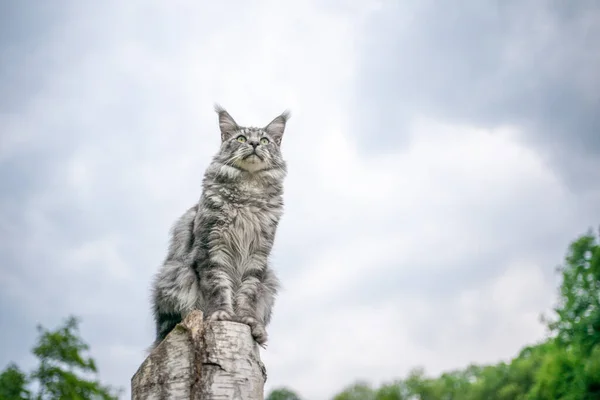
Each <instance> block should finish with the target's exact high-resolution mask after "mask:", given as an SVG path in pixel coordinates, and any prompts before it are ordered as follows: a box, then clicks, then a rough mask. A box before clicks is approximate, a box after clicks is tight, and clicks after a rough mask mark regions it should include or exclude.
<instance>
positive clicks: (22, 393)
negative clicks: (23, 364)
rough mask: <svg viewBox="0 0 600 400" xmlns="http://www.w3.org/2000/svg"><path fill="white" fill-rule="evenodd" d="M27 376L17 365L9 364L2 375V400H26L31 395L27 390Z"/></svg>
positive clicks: (0, 390) (0, 392) (0, 375)
mask: <svg viewBox="0 0 600 400" xmlns="http://www.w3.org/2000/svg"><path fill="white" fill-rule="evenodd" d="M27 383H28V382H27V376H26V375H25V374H24V373H23V372H21V370H20V369H19V367H17V366H16V365H15V364H13V363H11V364H9V365H8V366H7V367H6V369H5V370H4V371H3V372H2V373H1V374H0V399H9V400H26V399H29V398H30V396H31V393H30V392H29V391H28V390H27V389H26V387H27Z"/></svg>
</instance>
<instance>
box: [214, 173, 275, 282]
mask: <svg viewBox="0 0 600 400" xmlns="http://www.w3.org/2000/svg"><path fill="white" fill-rule="evenodd" d="M210 197H211V199H212V201H213V202H214V205H215V206H217V207H218V209H219V211H218V213H217V214H218V217H217V219H218V221H217V223H216V224H214V225H213V227H212V229H211V232H210V233H209V236H212V237H213V238H215V240H214V242H213V243H214V244H215V246H214V247H213V249H212V251H210V253H211V254H210V256H211V258H212V259H213V260H215V261H218V262H219V264H222V265H226V266H228V267H230V268H231V269H234V270H236V271H237V272H243V271H244V270H246V269H247V268H249V267H250V266H253V267H256V266H257V264H265V263H266V257H267V256H268V253H269V252H270V249H271V247H272V244H273V238H274V234H275V228H276V225H277V222H278V220H279V217H280V215H281V207H279V206H277V204H278V203H279V202H277V201H276V200H277V199H276V198H277V196H274V195H273V194H271V193H269V191H268V189H267V188H265V187H264V186H261V185H258V184H256V183H254V182H239V183H237V184H236V185H231V186H227V187H220V188H219V189H217V190H215V191H214V192H213V193H212V196H210Z"/></svg>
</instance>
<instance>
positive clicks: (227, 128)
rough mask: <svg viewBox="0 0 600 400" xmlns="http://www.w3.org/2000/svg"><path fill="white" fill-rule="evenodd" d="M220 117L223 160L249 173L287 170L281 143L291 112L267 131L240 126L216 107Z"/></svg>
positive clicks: (286, 112)
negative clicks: (279, 169) (278, 169)
mask: <svg viewBox="0 0 600 400" xmlns="http://www.w3.org/2000/svg"><path fill="white" fill-rule="evenodd" d="M215 111H216V112H217V114H218V115H219V128H220V130H221V148H220V150H219V154H218V158H219V160H220V161H221V162H222V163H224V164H227V165H230V166H234V167H237V168H240V169H243V170H245V171H248V172H258V171H263V170H271V169H276V168H285V162H284V161H283V158H282V156H281V147H280V146H281V139H282V138H283V132H284V131H285V124H286V122H287V121H288V119H289V118H290V113H289V111H285V112H283V113H282V114H281V115H279V116H278V117H276V118H275V119H274V120H273V121H271V122H270V123H269V124H268V125H267V126H265V127H264V128H255V127H244V126H240V125H238V124H237V123H236V122H235V120H234V119H233V118H232V117H231V115H229V113H228V112H227V111H225V109H224V108H222V107H221V106H219V105H215Z"/></svg>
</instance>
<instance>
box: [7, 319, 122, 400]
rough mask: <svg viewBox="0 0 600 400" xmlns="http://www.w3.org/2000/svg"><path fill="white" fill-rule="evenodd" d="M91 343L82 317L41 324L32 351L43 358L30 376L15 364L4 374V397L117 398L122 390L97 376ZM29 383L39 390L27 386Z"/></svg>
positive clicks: (14, 399) (40, 358) (38, 399)
mask: <svg viewBox="0 0 600 400" xmlns="http://www.w3.org/2000/svg"><path fill="white" fill-rule="evenodd" d="M88 350H89V346H88V345H87V344H86V343H85V342H84V341H83V340H82V339H81V337H80V336H79V321H78V319H77V318H75V317H69V318H67V319H66V321H65V322H64V323H63V325H62V326H60V327H59V328H57V329H56V330H53V331H49V330H46V329H44V328H43V327H42V326H38V338H37V343H36V345H35V347H34V348H33V350H32V352H33V354H34V355H35V356H36V357H37V359H38V361H39V365H38V367H37V368H36V369H35V370H33V371H32V372H31V373H30V374H29V376H26V375H25V374H24V373H22V372H21V371H20V370H19V368H18V367H17V366H16V365H14V364H11V365H9V366H8V367H7V368H6V369H5V370H4V371H3V372H2V374H0V398H1V399H3V400H17V399H19V400H22V399H28V400H34V399H35V400H45V399H72V400H88V399H98V400H113V399H115V400H116V399H117V396H118V392H117V391H115V390H114V389H112V388H110V387H108V386H104V385H102V384H101V383H100V382H99V381H98V380H97V379H94V377H95V375H97V372H98V371H97V368H96V363H95V362H94V360H93V359H92V358H91V357H89V356H86V355H85V353H86V352H87V351H88ZM29 384H34V386H36V387H37V389H38V390H37V393H32V392H30V391H28V390H27V386H28V385H29Z"/></svg>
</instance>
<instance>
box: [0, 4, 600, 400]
mask: <svg viewBox="0 0 600 400" xmlns="http://www.w3.org/2000/svg"><path fill="white" fill-rule="evenodd" d="M599 40H600V4H599V3H598V2H596V1H593V0H581V1H577V2H572V1H567V0H525V1H516V0H506V1H502V2H500V1H487V2H483V1H481V0H462V1H460V2H458V3H456V2H454V3H452V5H450V4H449V3H447V2H446V3H445V2H441V1H433V0H420V1H405V2H395V1H390V0H361V1H358V0H356V1H355V0H349V1H341V0H322V1H316V0H303V1H300V0H298V1H288V2H285V3H284V2H277V1H274V0H257V1H254V2H244V1H241V0H239V1H236V0H232V1H228V2H207V1H191V0H189V1H187V0H171V1H169V2H167V1H158V0H130V1H128V2H122V1H118V0H106V1H104V2H80V1H75V0H56V1H54V2H52V4H51V5H50V3H49V2H47V1H44V0H30V1H28V2H9V1H0V59H1V63H0V188H1V190H0V234H1V235H2V236H1V240H0V338H1V339H2V343H5V344H9V345H5V346H2V347H1V348H0V368H3V367H4V366H5V365H6V364H7V363H8V362H10V361H14V362H17V363H18V364H19V365H21V366H22V367H23V368H24V369H27V368H29V367H32V366H33V365H34V361H35V360H34V359H33V357H32V356H31V354H30V349H31V347H32V346H33V345H34V342H35V338H36V331H35V326H36V325H37V324H38V323H41V324H42V325H44V326H46V327H48V328H52V327H56V326H58V324H60V323H61V321H63V320H64V318H66V317H67V316H68V315H71V314H74V315H77V316H79V317H81V320H82V323H81V333H82V336H83V337H84V339H85V340H86V341H87V342H88V343H89V344H90V347H91V355H92V356H93V357H94V358H95V359H96V360H97V363H98V368H99V370H100V379H101V380H102V381H104V382H107V383H110V384H112V385H115V386H119V387H122V388H123V389H125V391H124V392H123V398H124V399H125V398H129V385H130V378H131V376H132V375H133V374H134V373H135V371H136V370H137V368H138V366H139V365H140V364H141V362H142V361H143V359H144V358H145V355H146V353H145V349H146V348H147V347H148V346H149V345H150V343H151V342H152V340H153V335H154V327H153V322H152V317H151V314H150V303H149V299H150V292H149V290H150V282H151V279H152V276H153V274H154V273H155V272H156V271H157V269H158V268H159V266H160V264H161V263H162V261H163V259H164V257H165V255H166V249H167V244H168V240H169V236H168V234H169V229H170V227H171V226H172V224H173V223H174V221H175V220H176V219H177V218H178V217H179V216H180V215H181V214H182V213H183V212H184V211H185V210H186V209H187V208H188V207H190V206H191V205H192V204H194V203H195V202H196V201H197V200H198V198H199V197H200V193H201V180H202V176H203V173H204V170H205V169H206V167H207V166H208V163H209V162H210V159H211V157H212V155H213V154H215V152H216V151H217V149H218V146H219V143H220V133H219V130H218V125H217V116H216V114H215V113H214V111H213V108H212V107H213V103H215V102H218V103H220V104H221V105H223V106H224V107H225V108H226V109H227V110H228V111H229V112H230V114H231V115H232V116H233V118H234V119H236V121H237V122H238V123H240V124H241V125H253V126H264V125H266V124H267V123H268V122H269V121H271V120H272V119H273V118H274V117H275V116H277V115H279V113H281V112H282V111H283V110H285V109H290V110H291V111H292V118H291V119H290V121H289V122H288V125H287V128H286V132H285V135H284V137H283V142H282V152H283V154H284V157H285V159H286V160H287V162H288V168H289V174H288V177H287V179H286V183H285V196H284V199H285V203H286V208H285V214H284V217H283V219H282V221H281V224H280V227H279V230H278V233H277V239H276V243H275V248H274V250H273V253H272V265H273V268H274V269H275V271H276V272H277V274H278V276H279V278H280V279H281V281H282V283H283V289H282V291H281V292H280V294H279V297H278V300H277V303H276V305H275V310H274V316H273V321H272V323H271V325H269V327H268V332H269V337H270V339H269V345H268V347H267V349H266V350H261V357H262V359H263V361H264V363H265V364H266V367H267V370H268V380H267V383H266V386H265V390H266V391H267V392H268V391H269V390H270V389H272V388H274V387H278V386H288V387H290V388H292V389H294V390H295V391H297V392H298V393H299V394H300V395H301V396H303V397H304V398H306V399H314V400H325V399H330V398H332V397H333V395H334V394H335V393H337V392H339V391H340V390H342V389H343V387H344V386H346V385H349V384H351V383H352V382H354V381H356V380H359V379H360V380H367V381H369V382H371V383H373V384H374V385H377V384H379V383H382V382H386V381H390V380H392V379H395V378H399V377H402V376H405V375H406V374H407V373H408V371H410V370H411V369H412V368H414V367H419V366H421V367H424V368H425V370H426V371H427V372H428V373H429V374H439V373H441V372H443V371H448V370H451V369H455V368H462V367H465V366H467V365H468V364H469V363H473V362H475V363H495V362H498V361H500V360H509V359H510V358H512V357H514V356H516V354H517V353H518V351H519V350H520V349H521V348H522V347H523V346H525V345H527V344H532V343H535V342H536V341H538V340H542V339H543V338H544V337H545V336H546V334H547V332H546V329H545V328H544V326H543V325H542V324H541V323H540V321H539V316H540V314H541V313H544V312H548V311H549V310H550V309H551V307H552V306H553V305H554V304H555V302H556V299H557V285H558V283H559V280H558V277H557V275H556V273H555V272H554V269H555V267H556V266H557V265H558V264H560V263H561V262H562V260H563V257H564V255H565V252H566V249H567V247H568V244H569V243H570V241H572V240H573V239H575V238H576V237H577V236H579V235H581V234H584V233H586V232H587V231H588V230H589V229H597V227H598V226H599V225H600V112H599V106H600V95H599V93H600V74H598V72H597V71H600V53H599V52H598V51H597V43H598V41H599Z"/></svg>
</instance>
